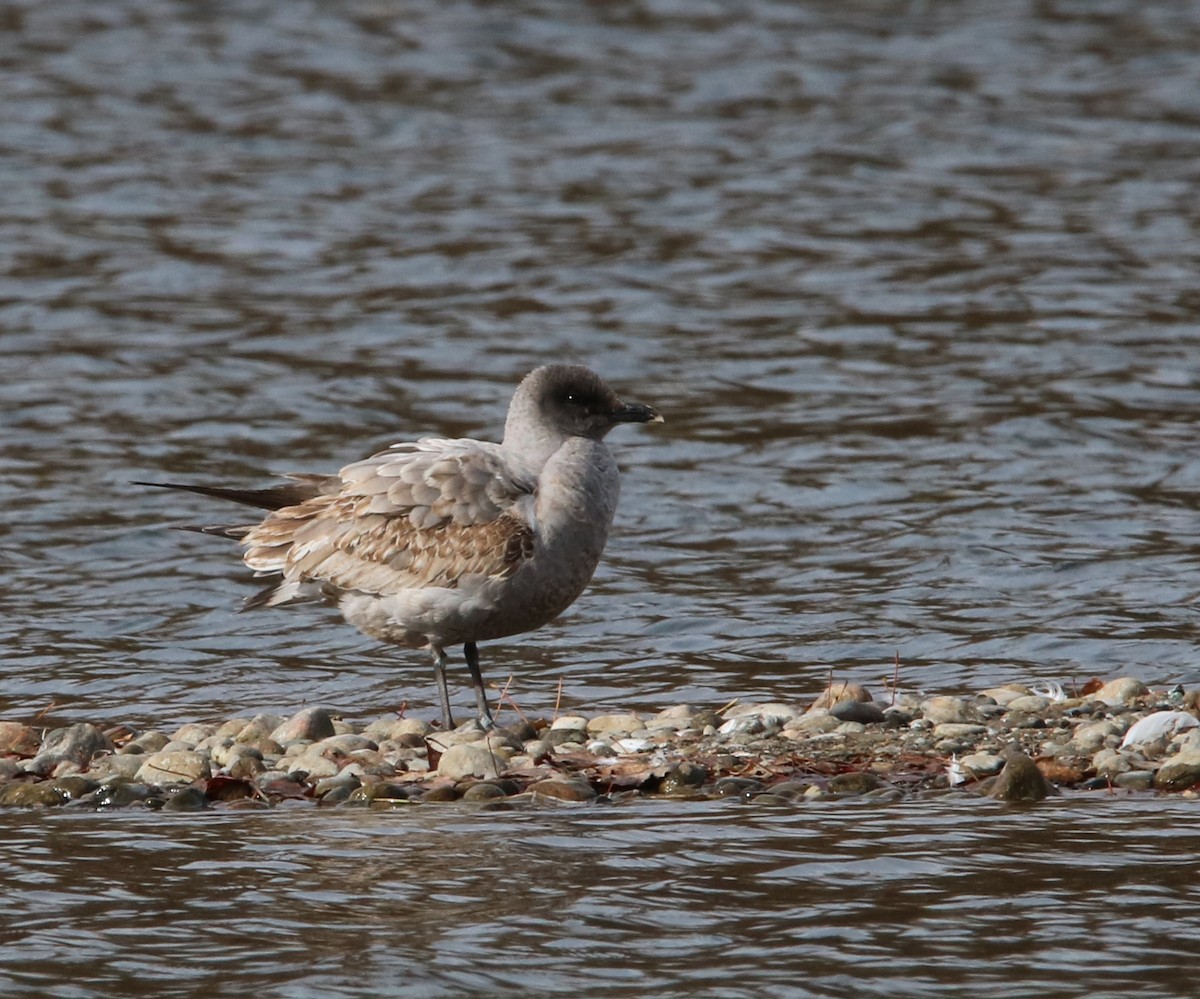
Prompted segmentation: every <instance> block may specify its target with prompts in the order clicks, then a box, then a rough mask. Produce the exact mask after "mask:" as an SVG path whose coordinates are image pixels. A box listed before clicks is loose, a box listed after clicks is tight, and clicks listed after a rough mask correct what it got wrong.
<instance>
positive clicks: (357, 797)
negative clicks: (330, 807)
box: [346, 781, 413, 805]
mask: <svg viewBox="0 0 1200 999" xmlns="http://www.w3.org/2000/svg"><path fill="white" fill-rule="evenodd" d="M412 796H413V790H412V789H411V788H409V787H405V786H404V785H402V784H389V783H387V782H386V781H380V782H378V783H376V784H364V785H362V787H358V788H355V789H354V790H353V791H352V792H351V793H350V797H349V798H347V799H346V800H347V802H348V803H349V804H352V805H365V804H369V803H370V802H372V801H375V800H377V799H385V798H386V799H393V800H404V801H407V800H408V799H409V798H411V797H412Z"/></svg>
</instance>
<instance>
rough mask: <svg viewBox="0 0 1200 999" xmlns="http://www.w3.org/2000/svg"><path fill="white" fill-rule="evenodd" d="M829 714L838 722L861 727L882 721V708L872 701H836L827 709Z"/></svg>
mask: <svg viewBox="0 0 1200 999" xmlns="http://www.w3.org/2000/svg"><path fill="white" fill-rule="evenodd" d="M829 713H830V714H831V715H833V717H834V718H837V719H838V720H839V721H844V722H858V723H860V724H862V725H870V724H873V723H874V722H881V721H883V708H881V707H880V706H879V705H878V704H876V703H875V702H874V701H838V703H837V704H835V705H834V706H833V707H831V708H830V709H829Z"/></svg>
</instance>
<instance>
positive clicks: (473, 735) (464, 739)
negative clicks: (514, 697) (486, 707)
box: [428, 725, 487, 752]
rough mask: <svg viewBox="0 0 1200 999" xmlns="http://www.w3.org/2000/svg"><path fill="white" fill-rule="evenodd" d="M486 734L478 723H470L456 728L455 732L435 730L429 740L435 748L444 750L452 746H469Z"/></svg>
mask: <svg viewBox="0 0 1200 999" xmlns="http://www.w3.org/2000/svg"><path fill="white" fill-rule="evenodd" d="M486 735H487V733H486V732H485V731H484V730H483V729H481V728H480V727H479V726H478V725H476V726H470V725H468V726H463V727H460V728H456V729H455V730H454V731H453V732H435V733H434V734H432V735H430V736H428V742H429V744H430V745H431V746H433V748H434V749H437V750H439V751H443V752H444V751H445V750H447V749H449V748H450V747H451V746H467V745H470V744H471V743H473V742H480V741H482V740H483V738H484V736H486Z"/></svg>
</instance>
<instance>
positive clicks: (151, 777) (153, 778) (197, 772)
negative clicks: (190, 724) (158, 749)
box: [134, 749, 212, 784]
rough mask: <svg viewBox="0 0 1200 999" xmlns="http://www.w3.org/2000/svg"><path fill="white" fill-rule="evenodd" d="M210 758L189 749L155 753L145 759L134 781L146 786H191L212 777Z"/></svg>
mask: <svg viewBox="0 0 1200 999" xmlns="http://www.w3.org/2000/svg"><path fill="white" fill-rule="evenodd" d="M211 776H212V771H211V770H210V768H209V765H208V758H207V757H205V756H203V755H202V754H200V753H196V752H193V751H191V750H188V749H184V750H179V751H176V752H164V753H153V754H151V755H150V756H147V757H146V758H145V762H143V763H142V765H141V767H140V768H139V769H138V772H137V773H136V774H135V775H134V780H136V781H141V782H143V783H145V784H190V783H191V782H192V781H194V780H198V779H199V778H201V777H211Z"/></svg>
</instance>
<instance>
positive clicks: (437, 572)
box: [242, 438, 534, 603]
mask: <svg viewBox="0 0 1200 999" xmlns="http://www.w3.org/2000/svg"><path fill="white" fill-rule="evenodd" d="M338 476H339V480H340V486H339V487H338V488H337V490H336V491H334V492H329V493H326V494H324V495H320V496H316V497H314V498H312V499H309V500H306V501H304V502H303V503H298V504H296V505H295V506H289V507H284V508H282V509H280V510H276V511H275V512H274V513H272V514H271V515H270V516H268V517H267V518H266V519H265V520H264V521H263V522H262V523H261V524H259V525H258V526H256V527H254V528H252V529H251V530H250V531H249V533H247V534H246V536H245V538H244V539H243V540H242V544H243V545H244V546H245V548H246V553H245V556H244V559H245V562H246V564H247V565H248V566H250V567H251V568H252V569H254V570H256V571H257V572H259V573H275V572H278V573H281V574H282V576H283V579H282V581H281V582H280V585H279V587H278V588H277V590H276V591H275V592H273V593H272V594H271V595H270V596H268V597H266V598H265V599H264V600H263V601H262V602H265V603H282V602H285V601H287V600H290V599H294V598H296V597H297V596H298V595H300V592H301V589H302V588H304V587H305V585H306V584H312V583H319V584H322V585H324V586H326V587H333V588H335V589H337V590H360V591H364V592H368V593H379V594H389V593H397V592H399V591H401V590H406V589H413V588H420V587H426V586H445V587H454V586H456V585H458V582H459V580H460V579H462V578H463V577H464V576H467V575H482V576H506V575H510V574H511V573H512V572H514V571H515V570H516V569H517V567H518V566H519V565H520V564H521V563H522V562H523V561H524V560H525V559H527V558H529V557H530V555H531V554H532V552H533V537H534V534H533V523H532V509H533V507H532V494H533V487H532V484H527V483H523V482H518V481H516V480H515V479H514V478H513V477H512V475H511V474H510V473H509V472H508V471H507V469H506V466H505V464H504V463H503V461H501V460H500V458H499V457H498V455H497V453H496V445H489V444H486V443H483V442H478V441H450V440H442V439H437V438H433V439H428V440H423V441H419V442H417V443H416V444H405V445H397V446H396V447H394V448H390V449H389V450H387V451H383V452H381V453H380V454H376V455H373V456H372V457H370V458H367V459H365V460H363V461H359V462H355V463H354V464H352V465H347V466H346V467H345V468H343V469H342V470H341V472H339V473H338Z"/></svg>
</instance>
